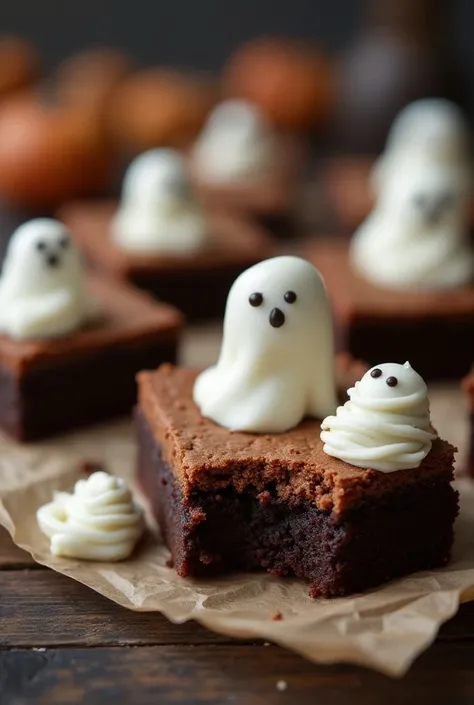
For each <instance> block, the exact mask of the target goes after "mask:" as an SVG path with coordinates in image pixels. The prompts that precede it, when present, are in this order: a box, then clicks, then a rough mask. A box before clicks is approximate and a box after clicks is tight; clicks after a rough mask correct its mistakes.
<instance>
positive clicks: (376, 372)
mask: <svg viewBox="0 0 474 705" xmlns="http://www.w3.org/2000/svg"><path fill="white" fill-rule="evenodd" d="M370 376H371V377H381V376H382V370H379V368H378V367H376V368H375V369H373V370H372V372H371V373H370Z"/></svg>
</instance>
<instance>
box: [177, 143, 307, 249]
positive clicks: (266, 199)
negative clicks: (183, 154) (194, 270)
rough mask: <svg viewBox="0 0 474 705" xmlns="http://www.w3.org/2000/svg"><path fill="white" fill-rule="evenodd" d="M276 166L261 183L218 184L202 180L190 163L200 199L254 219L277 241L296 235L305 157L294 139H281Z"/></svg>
mask: <svg viewBox="0 0 474 705" xmlns="http://www.w3.org/2000/svg"><path fill="white" fill-rule="evenodd" d="M275 161H276V166H275V167H274V168H273V169H272V170H271V171H270V172H269V174H268V175H267V176H265V178H264V179H262V180H259V181H258V182H254V181H252V179H246V180H245V181H242V182H241V183H234V184H231V183H229V184H214V183H210V182H206V181H204V180H202V179H200V178H199V175H198V174H197V173H196V170H195V169H193V164H192V160H191V159H190V161H189V169H190V176H191V182H192V184H193V186H194V188H195V190H196V193H197V195H198V197H199V199H200V200H201V201H202V202H203V203H204V204H205V205H207V206H208V207H210V208H217V209H219V210H221V211H224V212H234V213H242V214H244V215H246V216H250V217H251V218H252V219H253V220H255V221H256V222H257V223H258V224H259V225H260V226H261V227H263V228H264V229H266V230H268V231H269V232H271V233H272V235H274V236H277V237H288V236H291V235H294V234H295V224H296V219H295V215H296V206H297V199H298V192H299V186H300V177H301V172H302V170H303V166H304V154H303V148H302V145H301V143H299V142H297V141H296V140H295V138H294V137H292V136H281V135H280V136H279V138H278V150H277V155H276V160H275Z"/></svg>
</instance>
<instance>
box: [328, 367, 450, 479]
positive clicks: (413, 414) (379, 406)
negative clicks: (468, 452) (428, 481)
mask: <svg viewBox="0 0 474 705" xmlns="http://www.w3.org/2000/svg"><path fill="white" fill-rule="evenodd" d="M348 395H349V401H347V402H346V403H345V404H344V406H340V407H339V408H338V409H337V411H336V415H335V416H328V417H327V418H326V419H324V420H323V422H322V424H321V429H322V431H321V440H322V441H323V443H324V448H323V449H324V452H325V453H327V454H328V455H332V456H334V457H335V458H339V459H340V460H344V461H345V462H346V463H349V464H350V465H355V466H356V467H359V468H372V469H373V470H380V471H381V472H394V471H395V470H403V469H408V468H417V467H419V465H420V464H421V462H422V461H423V459H424V458H426V456H427V455H428V453H429V452H430V450H431V443H432V441H433V440H434V439H435V438H436V434H435V433H434V432H433V429H432V427H431V422H430V406H429V401H428V393H427V389H426V384H425V382H424V381H423V379H422V377H420V375H419V374H418V372H415V370H414V369H413V368H412V367H411V366H410V363H409V362H406V363H405V364H404V365H398V364H396V363H393V362H387V363H385V364H383V365H377V366H376V367H373V368H372V369H371V370H369V371H368V372H366V374H365V375H364V376H363V377H362V379H361V380H360V382H356V383H355V386H354V387H352V389H349V390H348Z"/></svg>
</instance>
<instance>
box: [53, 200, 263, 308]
mask: <svg viewBox="0 0 474 705" xmlns="http://www.w3.org/2000/svg"><path fill="white" fill-rule="evenodd" d="M115 210H116V204H115V203H114V202H101V203H93V202H90V201H89V202H77V203H70V204H67V205H65V206H64V207H63V208H62V209H61V210H60V213H59V216H58V217H59V218H60V220H61V221H62V222H63V223H65V225H66V226H67V227H68V228H69V229H70V230H71V232H72V235H73V237H74V239H75V241H76V243H77V245H78V247H79V248H80V249H81V250H82V251H83V252H84V254H85V256H86V258H87V259H88V261H89V262H90V264H91V265H92V266H93V267H94V268H95V269H96V270H99V271H100V272H101V273H102V274H106V275H108V276H110V277H112V278H115V279H119V280H122V281H123V280H124V281H128V282H130V283H132V284H134V285H135V286H137V287H139V288H141V289H146V290H147V291H149V292H150V293H152V294H153V295H154V296H156V297H157V298H158V299H162V300H163V301H167V302H168V303H170V304H172V305H173V306H176V307H177V308H179V309H180V310H181V311H183V313H184V314H185V315H186V317H187V318H188V320H191V321H195V320H202V319H209V318H218V317H222V315H223V312H224V308H225V302H226V299H227V294H228V293H229V289H230V287H231V285H232V284H233V282H234V280H235V279H236V278H237V277H238V276H239V274H241V273H242V272H243V271H244V270H245V269H247V268H248V267H250V266H252V265H253V264H256V263H257V262H259V261H260V260H262V259H266V258H267V257H270V256H272V255H273V254H274V246H273V242H272V239H271V238H270V236H269V235H267V233H266V232H265V231H264V230H263V229H262V228H260V227H259V226H257V225H255V224H253V223H252V222H250V221H249V220H245V219H243V218H241V217H240V216H233V215H226V214H214V215H210V216H209V227H210V232H211V237H210V241H209V244H208V245H207V247H206V248H204V249H203V250H202V251H201V252H198V253H193V254H191V255H189V256H177V255H174V256H173V255H164V254H160V255H149V254H147V255H140V254H135V253H129V252H126V251H124V250H121V249H120V248H119V247H118V246H117V245H116V244H115V243H114V242H113V240H112V238H111V236H110V227H111V221H112V217H113V214H114V212H115Z"/></svg>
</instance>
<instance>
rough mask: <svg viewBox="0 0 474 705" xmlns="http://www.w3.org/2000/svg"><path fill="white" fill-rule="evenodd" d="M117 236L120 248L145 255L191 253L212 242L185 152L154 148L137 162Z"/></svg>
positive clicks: (126, 187) (114, 234)
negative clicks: (190, 180)
mask: <svg viewBox="0 0 474 705" xmlns="http://www.w3.org/2000/svg"><path fill="white" fill-rule="evenodd" d="M112 238H113V240H114V242H115V244H116V245H117V246H118V247H119V248H121V249H123V250H126V251H128V252H132V253H136V254H143V255H147V254H165V255H166V254H171V255H187V254H193V253H195V252H197V251H198V250H201V249H202V248H203V247H204V246H205V245H206V242H207V239H208V232H207V225H206V221H205V219H204V217H203V214H202V211H201V208H200V206H199V204H198V203H197V201H196V200H195V198H194V197H193V195H192V193H191V189H190V185H189V180H188V176H187V173H186V169H185V163H184V159H183V157H182V156H181V155H180V154H179V152H176V151H174V150H172V149H151V150H149V151H148V152H144V153H143V154H141V155H140V156H139V157H137V158H136V159H135V160H134V161H133V162H132V164H131V165H130V167H129V168H128V171H127V173H126V174H125V179H124V182H123V189H122V199H121V202H120V204H119V207H118V210H117V213H116V215H115V218H114V220H113V222H112Z"/></svg>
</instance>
